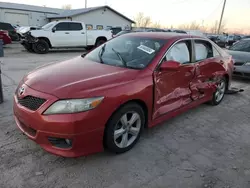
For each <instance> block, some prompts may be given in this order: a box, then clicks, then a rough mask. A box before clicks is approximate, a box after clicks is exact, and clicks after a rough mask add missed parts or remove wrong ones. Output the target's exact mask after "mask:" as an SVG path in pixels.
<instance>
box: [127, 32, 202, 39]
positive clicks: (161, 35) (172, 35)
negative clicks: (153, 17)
mask: <svg viewBox="0 0 250 188" xmlns="http://www.w3.org/2000/svg"><path fill="white" fill-rule="evenodd" d="M126 36H137V37H148V38H157V39H176V40H178V39H185V38H199V39H207V38H205V37H200V36H195V35H189V34H183V33H174V32H132V33H128V34H126Z"/></svg>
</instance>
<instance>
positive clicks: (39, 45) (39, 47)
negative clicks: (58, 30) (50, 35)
mask: <svg viewBox="0 0 250 188" xmlns="http://www.w3.org/2000/svg"><path fill="white" fill-rule="evenodd" d="M33 50H34V52H35V53H38V54H46V53H48V52H49V44H48V42H46V41H45V40H42V39H40V40H39V41H38V42H36V43H34V44H33Z"/></svg>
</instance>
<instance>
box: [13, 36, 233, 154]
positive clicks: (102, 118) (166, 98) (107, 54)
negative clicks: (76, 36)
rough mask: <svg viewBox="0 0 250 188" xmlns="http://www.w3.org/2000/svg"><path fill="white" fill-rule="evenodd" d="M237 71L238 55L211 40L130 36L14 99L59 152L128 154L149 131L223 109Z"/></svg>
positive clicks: (52, 72)
mask: <svg viewBox="0 0 250 188" xmlns="http://www.w3.org/2000/svg"><path fill="white" fill-rule="evenodd" d="M232 70H233V61H232V58H231V56H230V55H228V54H227V53H226V52H224V51H223V50H222V49H220V48H219V47H218V46H217V45H216V44H214V43H213V42H211V41H210V40H208V39H206V38H200V37H195V36H190V35H186V34H174V33H131V34H126V35H122V36H120V37H116V38H114V39H112V40H110V41H108V42H106V43H105V44H103V45H101V46H99V47H97V48H96V49H94V50H92V51H91V52H89V53H88V54H87V55H85V56H84V55H82V56H79V57H76V58H74V59H71V60H67V61H64V62H60V63H53V64H50V65H47V66H43V67H40V68H37V69H36V70H34V71H32V72H30V73H29V74H27V75H26V76H25V77H24V78H23V79H22V81H21V82H20V84H19V86H18V88H17V90H16V93H15V96H14V115H15V121H16V124H17V126H18V127H19V129H20V130H21V131H22V132H24V133H25V134H26V135H27V136H28V137H29V138H30V139H32V140H34V141H35V142H36V143H38V144H39V145H40V146H41V147H42V148H44V149H45V150H46V151H48V152H51V153H53V154H56V155H61V156H64V157H78V156H83V155H88V154H91V153H95V152H100V151H102V150H103V149H104V148H106V149H108V150H109V151H112V152H115V153H122V152H125V151H128V150H129V149H131V148H132V147H133V146H134V145H135V144H136V143H137V141H138V140H139V138H140V135H141V133H142V131H143V129H144V128H146V127H153V126H155V125H157V124H159V123H160V122H162V121H165V120H167V119H169V118H171V117H173V116H176V115H178V114H180V113H182V112H184V111H186V110H188V109H190V108H193V107H195V106H198V105H200V104H202V103H205V102H210V103H211V104H212V105H218V104H219V103H220V102H221V101H222V100H223V97H224V94H225V91H226V90H227V89H228V88H229V86H230V80H231V74H232Z"/></svg>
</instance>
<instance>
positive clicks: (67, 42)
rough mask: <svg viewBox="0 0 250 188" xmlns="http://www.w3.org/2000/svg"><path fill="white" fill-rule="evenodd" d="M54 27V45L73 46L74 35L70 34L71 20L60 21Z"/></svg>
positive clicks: (52, 42)
mask: <svg viewBox="0 0 250 188" xmlns="http://www.w3.org/2000/svg"><path fill="white" fill-rule="evenodd" d="M53 29H54V31H52V33H51V37H50V40H51V44H52V46H53V47H66V46H67V47H69V46H71V43H72V39H73V38H72V37H73V36H71V35H70V28H69V22H61V23H58V24H57V25H55V27H54V28H53Z"/></svg>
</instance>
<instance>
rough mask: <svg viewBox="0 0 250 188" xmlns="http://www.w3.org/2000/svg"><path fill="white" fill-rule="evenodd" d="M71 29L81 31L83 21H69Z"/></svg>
mask: <svg viewBox="0 0 250 188" xmlns="http://www.w3.org/2000/svg"><path fill="white" fill-rule="evenodd" d="M69 29H70V30H71V31H81V30H82V29H83V28H82V24H81V23H69Z"/></svg>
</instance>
